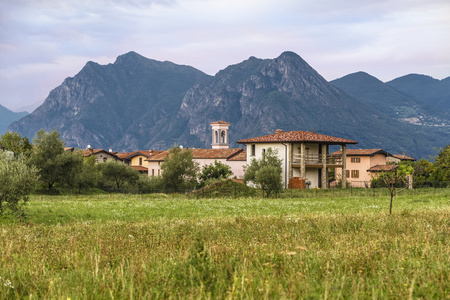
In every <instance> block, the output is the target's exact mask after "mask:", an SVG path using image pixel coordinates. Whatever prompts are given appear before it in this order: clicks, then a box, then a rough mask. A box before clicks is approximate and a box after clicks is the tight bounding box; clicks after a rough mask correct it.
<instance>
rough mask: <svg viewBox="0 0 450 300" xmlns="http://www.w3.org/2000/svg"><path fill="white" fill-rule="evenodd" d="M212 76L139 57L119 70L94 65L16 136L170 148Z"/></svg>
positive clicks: (128, 58) (19, 126) (17, 127)
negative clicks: (194, 96) (189, 102)
mask: <svg viewBox="0 0 450 300" xmlns="http://www.w3.org/2000/svg"><path fill="white" fill-rule="evenodd" d="M208 77H209V76H208V75H206V74H204V73H203V72H201V71H199V70H197V69H194V68H192V67H189V66H181V65H176V64H174V63H171V62H159V61H155V60H151V59H147V58H145V57H143V56H141V55H139V54H137V53H135V52H129V53H127V54H124V55H121V56H119V57H118V58H117V60H116V61H115V62H114V63H113V64H108V65H99V64H97V63H95V62H88V63H87V64H86V65H85V66H84V68H83V69H82V70H81V71H80V72H79V73H78V74H77V75H76V76H75V77H71V78H67V79H66V80H64V82H63V83H62V84H61V85H60V86H59V87H57V88H55V89H54V90H52V91H51V92H50V94H49V96H48V97H47V99H46V100H45V102H44V103H43V104H42V105H41V106H40V107H39V108H37V109H36V110H35V111H34V112H33V113H32V114H30V115H28V116H26V117H25V118H23V119H21V120H20V121H18V122H15V123H13V124H11V126H10V128H9V129H10V130H13V131H17V132H20V133H22V134H23V135H25V136H28V137H33V136H35V134H36V132H37V131H38V130H39V129H41V128H42V129H45V130H53V129H54V128H56V129H57V130H58V131H59V132H60V133H61V137H62V138H63V139H64V140H65V141H66V145H70V146H75V147H79V148H82V149H84V148H85V147H86V146H87V145H91V146H93V147H96V148H97V147H98V148H100V147H102V148H113V149H118V150H130V149H150V147H152V146H153V147H154V146H155V143H156V142H154V141H160V140H165V141H167V142H168V144H167V145H162V146H163V147H164V148H165V147H166V146H167V147H168V146H170V145H171V144H170V143H169V141H170V139H171V138H176V136H173V133H176V134H178V133H179V132H180V131H182V130H184V129H185V126H184V124H183V123H180V122H177V119H176V116H177V113H178V110H179V107H180V105H181V101H182V99H183V96H184V94H185V92H186V91H187V90H188V89H189V88H191V87H192V86H194V85H195V84H197V83H199V82H201V81H203V80H205V79H206V78H208Z"/></svg>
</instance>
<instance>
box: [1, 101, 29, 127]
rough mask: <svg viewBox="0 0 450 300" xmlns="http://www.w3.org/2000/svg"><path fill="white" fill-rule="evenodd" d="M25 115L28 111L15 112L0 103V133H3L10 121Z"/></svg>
mask: <svg viewBox="0 0 450 300" xmlns="http://www.w3.org/2000/svg"><path fill="white" fill-rule="evenodd" d="M26 115H28V113H27V112H25V111H24V112H18V113H17V112H13V111H10V110H9V109H7V108H6V107H4V106H2V105H0V134H4V133H5V132H6V130H7V128H8V126H9V125H10V124H11V123H12V122H14V121H17V120H20V119H22V118H23V117H25V116H26Z"/></svg>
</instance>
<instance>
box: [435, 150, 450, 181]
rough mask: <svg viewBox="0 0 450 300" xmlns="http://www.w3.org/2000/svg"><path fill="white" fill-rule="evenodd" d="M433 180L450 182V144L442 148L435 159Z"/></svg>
mask: <svg viewBox="0 0 450 300" xmlns="http://www.w3.org/2000/svg"><path fill="white" fill-rule="evenodd" d="M432 180H435V181H450V144H449V145H447V146H446V147H445V148H441V149H440V152H439V153H438V155H436V156H435V157H434V172H433V175H432Z"/></svg>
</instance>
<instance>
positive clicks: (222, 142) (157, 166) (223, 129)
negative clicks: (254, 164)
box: [147, 121, 247, 179]
mask: <svg viewBox="0 0 450 300" xmlns="http://www.w3.org/2000/svg"><path fill="white" fill-rule="evenodd" d="M210 125H211V127H212V144H211V146H212V148H211V149H195V148H193V149H184V150H183V151H187V150H189V151H191V153H192V155H193V158H194V161H196V162H197V163H198V164H199V166H200V168H203V167H204V166H206V165H210V164H213V163H214V162H215V161H218V162H221V163H223V164H225V165H228V166H229V167H230V169H231V172H233V174H232V175H231V176H232V177H236V178H238V179H242V178H244V167H245V165H246V158H247V155H246V151H245V150H244V149H242V148H230V146H229V136H228V128H229V126H230V123H228V122H224V121H217V122H213V123H211V124H210ZM168 154H169V150H166V151H162V152H161V153H159V154H156V155H154V156H153V157H151V158H149V159H147V161H148V176H160V175H161V165H162V164H163V163H164V159H165V157H166V156H167V155H168Z"/></svg>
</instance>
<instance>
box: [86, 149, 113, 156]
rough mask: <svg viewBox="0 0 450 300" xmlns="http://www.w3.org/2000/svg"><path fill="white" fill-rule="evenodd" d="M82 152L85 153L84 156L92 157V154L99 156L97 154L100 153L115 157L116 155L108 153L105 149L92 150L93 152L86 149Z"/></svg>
mask: <svg viewBox="0 0 450 300" xmlns="http://www.w3.org/2000/svg"><path fill="white" fill-rule="evenodd" d="M81 152H82V153H83V156H90V155H91V154H97V153H100V152H105V153H108V154H111V155H113V156H114V155H115V154H114V153H112V152H108V151H106V150H104V149H92V150H90V149H84V150H81Z"/></svg>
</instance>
